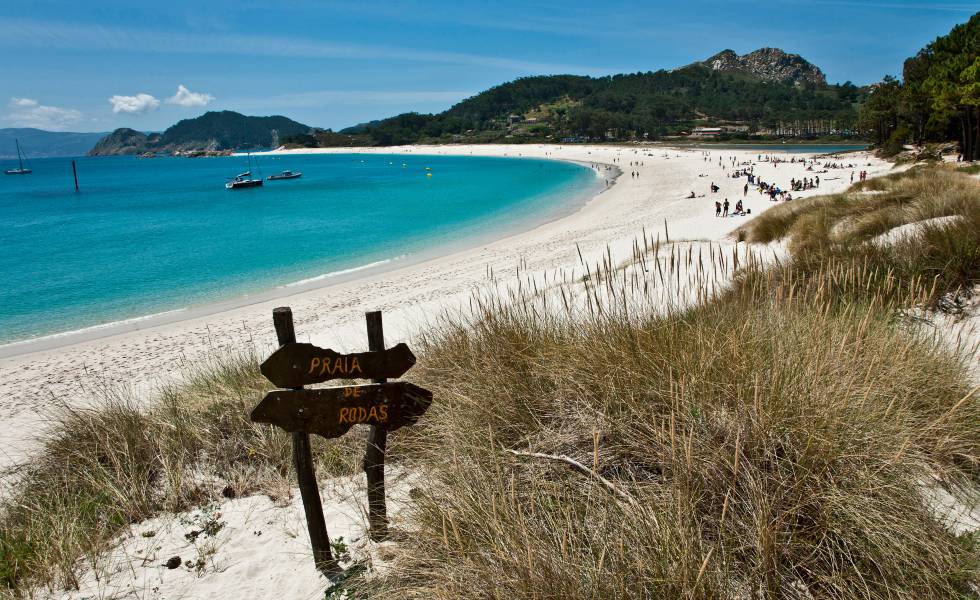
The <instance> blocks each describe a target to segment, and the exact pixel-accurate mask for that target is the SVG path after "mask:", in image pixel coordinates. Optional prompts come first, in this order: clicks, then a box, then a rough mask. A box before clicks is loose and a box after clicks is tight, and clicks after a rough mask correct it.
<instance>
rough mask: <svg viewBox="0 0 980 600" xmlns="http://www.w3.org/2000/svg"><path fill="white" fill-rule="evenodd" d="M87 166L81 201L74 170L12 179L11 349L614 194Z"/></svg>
mask: <svg viewBox="0 0 980 600" xmlns="http://www.w3.org/2000/svg"><path fill="white" fill-rule="evenodd" d="M76 160H77V166H78V181H79V186H80V190H81V191H80V192H76V191H75V189H74V182H73V178H72V168H71V159H56V158H50V159H37V160H33V161H31V167H32V168H33V169H34V173H33V174H31V175H22V176H20V175H19V176H14V175H0V248H2V252H0V278H2V281H0V343H7V342H12V341H19V340H25V339H29V338H34V337H38V336H42V335H48V334H53V333H60V332H66V331H72V330H78V329H82V328H86V327H92V326H97V325H100V324H105V323H110V322H116V321H121V320H126V319H134V318H139V317H142V316H145V315H150V314H156V313H161V312H166V311H171V310H177V309H181V308H187V307H192V306H196V305H203V304H209V303H212V302H216V301H222V300H228V299H231V298H234V297H241V296H244V295H249V294H255V293H258V292H264V291H267V290H270V289H273V288H276V287H278V286H287V285H290V284H294V283H295V282H299V281H304V280H310V279H313V280H316V279H318V278H320V279H323V280H324V281H328V280H329V279H330V278H331V277H334V276H335V275H337V274H343V273H349V272H351V271H352V270H357V269H362V268H365V267H369V266H372V265H379V264H385V263H387V262H389V261H396V262H397V261H405V260H406V259H410V258H411V257H412V256H417V255H419V254H423V253H425V252H432V251H433V250H434V249H438V248H440V247H447V248H448V247H451V246H453V245H454V244H460V243H462V242H463V241H465V240H472V239H477V238H480V237H481V236H482V237H484V238H485V237H487V236H492V235H495V234H496V235H500V234H501V233H502V232H506V231H511V230H517V229H520V228H524V229H526V228H529V227H531V226H533V225H535V224H537V223H541V222H545V221H547V220H550V219H552V218H556V217H557V216H560V215H561V214H565V213H567V212H569V211H571V210H573V209H574V208H575V207H576V206H578V205H579V204H580V203H581V202H582V201H584V199H585V198H587V197H589V196H591V195H594V194H595V193H596V192H597V191H598V189H599V186H600V183H601V180H600V179H598V178H597V177H596V175H595V174H594V172H593V171H592V170H591V169H589V168H587V167H583V166H579V165H574V164H570V163H566V162H558V161H547V160H538V159H513V158H484V157H446V156H401V155H380V154H371V155H362V154H358V155H355V154H321V155H288V156H262V157H259V158H255V157H253V159H252V172H253V174H254V175H260V174H261V175H264V176H268V175H271V174H274V173H278V172H279V171H282V170H285V169H289V170H292V171H301V172H302V173H303V176H302V178H300V179H293V180H286V181H266V182H265V185H264V186H263V187H260V188H253V189H243V190H226V189H225V188H224V183H225V181H226V179H227V178H229V177H233V176H234V175H236V174H238V173H240V172H242V171H244V170H246V169H247V162H246V158H244V157H222V158H198V159H186V158H154V159H137V158H135V157H98V158H79V159H76ZM12 166H16V161H13V162H12V161H9V160H7V161H0V169H8V168H11V167H12ZM427 168H428V169H429V170H427ZM429 174H431V176H429Z"/></svg>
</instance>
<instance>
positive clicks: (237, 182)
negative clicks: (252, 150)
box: [225, 171, 262, 190]
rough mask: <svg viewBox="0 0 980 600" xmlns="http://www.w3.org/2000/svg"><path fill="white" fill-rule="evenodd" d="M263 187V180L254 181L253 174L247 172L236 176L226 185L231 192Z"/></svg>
mask: <svg viewBox="0 0 980 600" xmlns="http://www.w3.org/2000/svg"><path fill="white" fill-rule="evenodd" d="M261 185H262V180H261V179H252V172H251V171H245V172H244V173H240V174H238V175H236V176H235V178H234V179H232V180H231V181H229V182H228V183H226V184H225V187H226V188H228V189H229V190H237V189H239V188H250V187H259V186H261Z"/></svg>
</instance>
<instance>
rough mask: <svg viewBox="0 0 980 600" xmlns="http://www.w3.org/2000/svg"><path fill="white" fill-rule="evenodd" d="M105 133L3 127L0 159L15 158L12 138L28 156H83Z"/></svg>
mask: <svg viewBox="0 0 980 600" xmlns="http://www.w3.org/2000/svg"><path fill="white" fill-rule="evenodd" d="M105 135H106V134H105V132H99V133H78V132H72V131H45V130H43V129H35V128H33V127H9V128H4V129H0V159H15V158H17V151H16V150H15V148H16V146H15V145H14V140H18V141H19V142H20V146H21V148H22V149H23V150H24V152H25V154H26V155H27V157H28V158H55V157H60V156H84V155H85V153H86V152H88V151H89V149H90V148H91V147H92V144H95V143H96V142H97V141H99V140H100V139H101V138H102V137H103V136H105Z"/></svg>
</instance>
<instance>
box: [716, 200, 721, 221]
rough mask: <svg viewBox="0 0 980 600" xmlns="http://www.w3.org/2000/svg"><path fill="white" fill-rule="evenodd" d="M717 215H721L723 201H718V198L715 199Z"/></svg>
mask: <svg viewBox="0 0 980 600" xmlns="http://www.w3.org/2000/svg"><path fill="white" fill-rule="evenodd" d="M715 216H716V217H720V216H721V202H718V201H717V200H715Z"/></svg>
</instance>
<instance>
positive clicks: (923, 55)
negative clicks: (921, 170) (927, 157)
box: [859, 13, 980, 160]
mask: <svg viewBox="0 0 980 600" xmlns="http://www.w3.org/2000/svg"><path fill="white" fill-rule="evenodd" d="M859 125H860V126H861V127H862V128H863V129H865V130H866V131H868V132H869V134H870V135H871V137H872V140H873V141H874V142H875V143H876V144H877V145H879V146H881V148H882V150H883V151H884V153H885V154H897V153H898V152H901V150H902V146H903V144H906V143H914V144H922V143H925V142H942V141H948V140H958V142H959V147H960V152H961V153H962V155H963V158H964V159H965V160H978V159H980V13H977V14H975V15H973V17H971V18H970V20H969V21H967V22H966V23H963V24H960V25H957V26H955V27H953V29H952V30H951V31H950V32H949V34H947V35H945V36H941V37H939V38H937V39H936V40H935V41H933V42H932V43H930V44H929V45H927V46H926V47H925V48H923V49H922V50H920V51H919V52H918V53H917V54H916V55H915V56H913V57H911V58H909V59H907V60H906V61H905V63H904V65H903V68H902V80H901V81H900V80H898V79H896V78H895V77H890V76H886V77H885V78H884V79H883V80H882V81H881V82H880V83H878V84H875V85H874V86H872V88H871V90H870V91H869V93H868V96H867V99H866V101H865V102H864V103H863V104H862V106H861V111H860V117H859Z"/></svg>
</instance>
